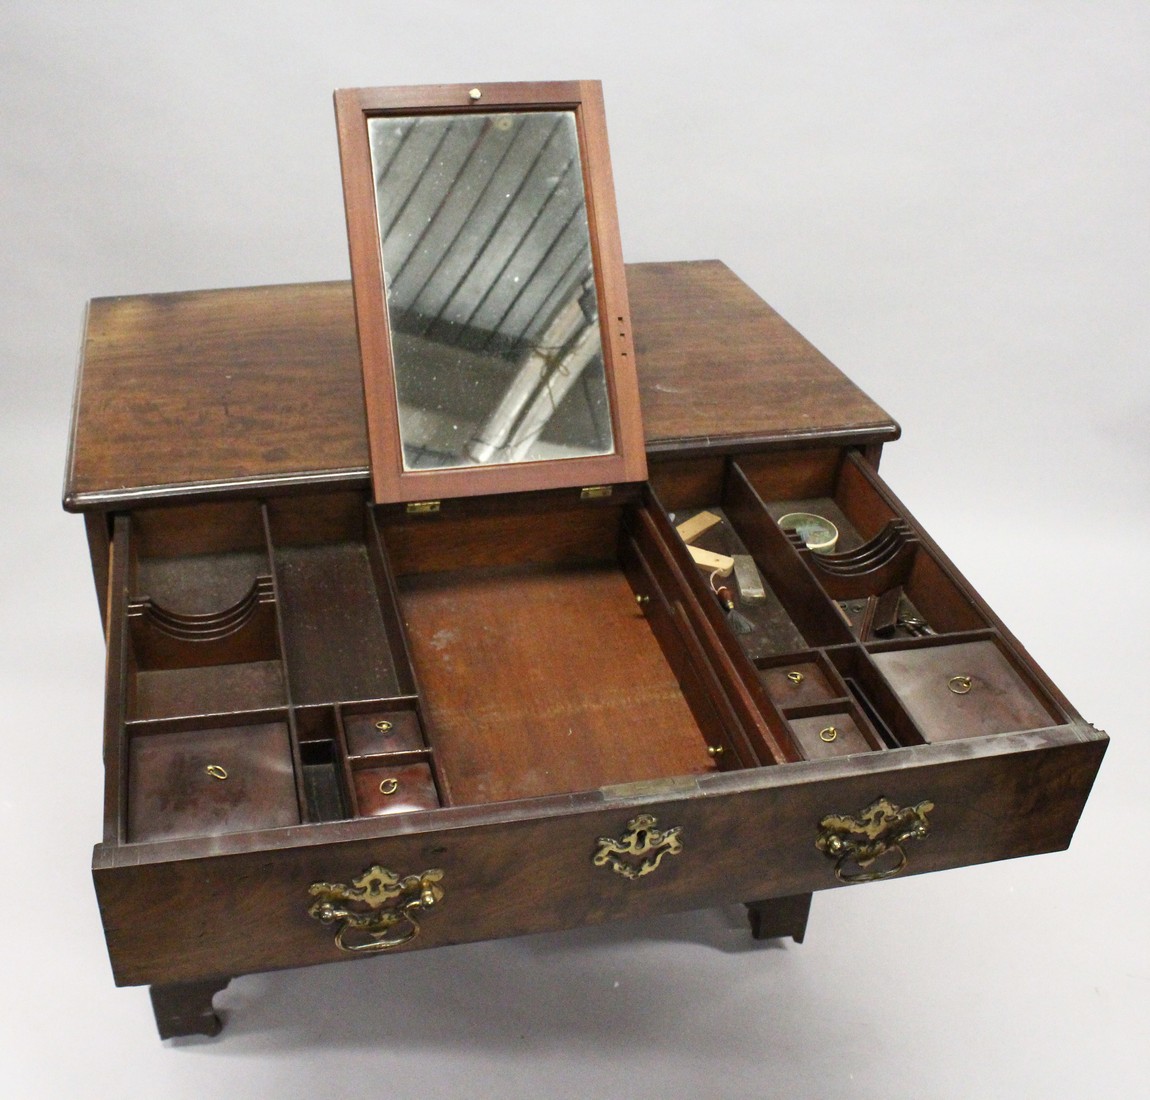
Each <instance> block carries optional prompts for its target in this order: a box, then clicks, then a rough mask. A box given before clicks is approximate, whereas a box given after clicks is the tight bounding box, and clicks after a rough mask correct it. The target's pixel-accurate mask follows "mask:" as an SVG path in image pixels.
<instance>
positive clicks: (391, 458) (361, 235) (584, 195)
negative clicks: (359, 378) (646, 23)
mask: <svg viewBox="0 0 1150 1100" xmlns="http://www.w3.org/2000/svg"><path fill="white" fill-rule="evenodd" d="M335 107H336V120H337V125H338V130H339V142H340V161H341V167H342V171H343V186H344V201H345V206H346V211H347V225H348V241H349V247H350V252H351V269H352V285H353V289H354V296H355V315H356V327H357V332H358V338H359V350H360V359H361V362H362V367H363V379H364V396H365V401H366V409H367V425H368V440H369V451H370V461H371V472H372V485H373V491H374V496H375V499H376V501H377V502H379V503H391V502H399V501H406V502H418V501H430V500H439V499H443V498H452V497H466V496H479V495H484V494H489V493H507V492H522V491H529V490H539V489H556V488H563V487H570V486H582V487H584V488H587V487H592V486H607V485H611V484H615V483H620V482H633V481H642V480H643V479H644V478H645V477H646V457H645V454H644V446H643V426H642V421H641V417H640V412H639V388H638V378H637V374H636V370H635V353H634V348H633V345H632V337H631V324H630V311H629V308H628V303H627V286H626V282H625V278H624V271H623V257H622V249H621V247H620V243H619V230H618V220H617V215H616V209H615V196H614V189H613V184H612V180H611V165H610V159H609V155H608V150H607V132H606V124H605V120H604V113H603V100H602V93H601V89H600V86H599V84H598V83H597V82H594V81H571V82H563V83H532V84H487V85H476V86H470V85H462V84H460V85H436V86H427V87H407V88H366V89H365V88H357V89H347V90H343V91H338V92H336V94H335Z"/></svg>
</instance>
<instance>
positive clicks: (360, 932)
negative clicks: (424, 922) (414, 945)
mask: <svg viewBox="0 0 1150 1100" xmlns="http://www.w3.org/2000/svg"><path fill="white" fill-rule="evenodd" d="M442 880H443V872H442V871H440V870H438V869H434V868H433V869H432V870H429V871H424V872H423V874H421V875H408V876H406V877H405V878H400V877H399V875H397V874H396V873H395V872H394V871H389V870H388V869H387V868H386V867H381V866H379V864H378V863H377V864H376V865H375V866H374V867H370V868H368V870H366V871H364V873H363V874H362V875H360V876H359V878H355V879H352V881H351V885H350V886H345V885H344V884H343V883H342V882H313V883H312V884H311V885H310V886H309V887H308V893H309V894H310V895H311V896H312V897H313V898H314V899H315V900H314V901H313V902H312V903H311V905H309V906H308V910H307V912H308V916H309V917H312V918H313V919H315V920H317V921H319V922H320V923H321V924H336V923H338V924H339V929H338V930H337V931H336V934H335V945H336V947H338V948H339V949H340V951H347V952H349V953H350V952H360V953H366V952H372V951H388V950H390V949H391V948H393V947H402V946H403V945H404V944H405V943H410V942H411V941H412V940H413V939H415V937H416V936H418V935H419V931H420V928H419V921H418V919H417V914H418V913H420V912H422V911H425V910H428V909H431V908H433V907H434V906H436V905H437V904H438V903H439V902H440V901H442V900H443V887H442V886H440V885H439V884H440V882H441V881H442ZM397 929H399V931H397ZM349 933H350V934H351V937H352V938H351V939H350V940H349V939H348V935H349Z"/></svg>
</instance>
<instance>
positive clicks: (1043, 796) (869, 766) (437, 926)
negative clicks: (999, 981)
mask: <svg viewBox="0 0 1150 1100" xmlns="http://www.w3.org/2000/svg"><path fill="white" fill-rule="evenodd" d="M1104 749H1105V741H1104V739H1103V738H1101V737H1100V735H1098V734H1092V733H1091V732H1090V731H1089V729H1088V728H1087V727H1078V728H1075V729H1073V730H1071V729H1068V728H1062V729H1055V730H1047V731H1042V732H1037V733H1032V734H1019V735H1013V736H1008V737H1003V738H981V739H976V740H973V741H968V742H964V743H959V742H955V743H951V744H942V745H929V746H919V747H917V748H911V749H903V750H899V751H898V752H897V753H896V752H888V753H871V754H867V755H866V756H863V757H854V758H851V759H839V760H827V761H817V762H811V763H804V764H799V765H793V766H791V767H790V768H760V769H754V770H752V771H736V772H722V773H717V774H714V775H711V776H708V777H699V778H697V779H695V780H694V781H690V782H689V785H687V786H686V787H683V789H682V790H681V792H680V793H679V794H677V795H676V794H674V793H664V794H662V795H659V794H649V795H647V796H646V797H643V796H642V793H641V791H640V792H636V791H633V790H630V789H628V788H623V789H622V790H618V789H617V791H618V793H616V792H615V791H611V790H608V791H606V792H603V794H602V795H601V796H600V797H599V798H596V799H594V800H589V799H587V798H583V799H571V798H554V799H548V800H540V801H535V802H532V803H527V804H522V803H507V804H503V805H499V806H490V807H485V808H480V809H468V810H453V809H446V810H438V811H432V812H430V813H428V814H411V815H395V816H392V817H383V818H373V819H364V820H360V821H356V822H344V823H333V824H330V825H317V826H308V827H306V828H304V829H301V830H292V829H284V830H278V831H276V832H273V833H266V834H264V835H263V836H262V837H261V838H260V840H259V842H258V843H253V841H252V839H248V840H247V841H246V842H244V841H243V839H242V838H239V837H237V838H235V841H234V843H233V844H232V845H229V844H228V841H229V838H228V837H226V836H223V837H217V838H214V839H211V840H208V841H203V842H199V843H195V842H183V843H181V842H174V843H173V844H171V845H165V846H148V845H140V846H133V847H132V848H131V849H123V848H119V847H117V846H112V845H108V846H100V847H99V848H97V850H96V853H95V862H94V875H95V881H96V887H97V893H98V896H99V900H100V907H101V912H102V915H103V919H104V926H105V931H106V934H107V938H108V946H109V952H110V955H111V959H112V965H113V970H114V972H115V976H116V981H117V982H118V983H119V984H121V985H133V984H141V983H149V982H157V981H161V982H173V981H176V982H178V981H185V980H188V981H190V980H195V979H197V978H199V977H201V976H202V975H204V974H205V973H211V972H218V971H219V970H220V969H224V970H225V971H227V972H230V973H234V974H241V973H248V972H252V971H258V970H267V969H275V968H278V967H287V966H306V965H310V964H314V963H321V962H335V961H338V960H340V959H347V958H348V956H347V955H342V954H341V953H340V952H339V951H338V949H337V948H336V947H335V944H334V942H333V933H332V929H330V928H325V927H323V926H321V925H320V924H319V923H317V922H316V921H315V920H313V919H311V918H309V917H308V916H307V912H306V909H307V899H308V893H307V889H308V886H309V885H310V884H311V883H313V882H319V881H326V882H350V881H351V879H353V878H355V877H356V876H358V875H360V874H361V873H363V872H364V871H365V870H367V869H368V868H369V867H371V866H372V865H373V864H376V863H380V864H382V865H383V866H385V867H388V868H390V869H392V870H393V871H396V872H397V873H402V874H411V873H418V872H422V871H424V870H427V869H429V868H432V867H436V868H440V869H442V870H443V871H444V880H443V885H444V888H445V891H446V894H445V898H444V900H443V902H442V903H441V904H440V905H439V906H438V907H437V908H436V909H435V910H433V911H432V912H431V913H429V914H428V915H427V916H426V918H425V919H423V920H422V922H421V923H422V926H423V932H422V933H421V935H420V936H419V938H418V939H416V940H415V941H413V943H412V946H413V947H415V948H421V947H435V946H440V945H443V944H449V943H463V942H469V941H474V940H481V939H489V938H498V937H503V936H511V935H519V934H524V933H529V932H539V931H545V930H553V929H559V928H572V927H578V926H581V925H584V924H594V923H599V922H602V921H607V920H612V919H623V918H631V917H639V916H643V915H648V914H654V913H660V912H670V911H675V910H683V909H692V908H699V907H705V906H713V905H716V904H732V903H738V902H743V901H745V899H747V898H770V897H779V896H790V895H794V894H802V893H807V892H809V891H812V890H821V889H830V888H836V887H837V886H838V885H839V884H838V883H837V880H836V879H835V877H834V867H833V863H832V862H831V861H830V860H828V859H827V857H826V856H824V855H823V853H822V852H820V851H819V850H818V849H817V848H816V847H815V838H816V836H817V833H818V823H819V821H820V820H821V819H822V818H823V817H824V816H825V815H827V814H830V813H851V814H855V813H858V812H859V811H861V810H862V809H863V808H864V807H866V806H867V805H869V804H870V803H871V802H872V801H873V800H874V799H875V798H877V797H878V796H879V795H885V796H886V797H888V798H890V799H891V800H893V801H894V802H895V803H897V804H898V805H900V806H906V805H915V804H917V803H919V802H921V801H922V800H924V799H929V800H930V801H933V802H934V803H935V810H934V811H933V812H932V813H931V814H930V822H931V831H930V834H929V836H928V837H926V838H925V839H923V840H921V841H914V842H911V843H909V844H908V864H907V867H906V870H905V871H903V872H902V875H903V876H908V875H915V874H920V873H924V872H929V871H938V870H942V869H944V868H948V867H958V866H963V865H966V864H971V863H979V862H982V861H987V860H996V859H1007V858H1010V857H1014V856H1021V855H1031V854H1035V853H1038V852H1050V851H1058V850H1060V849H1062V848H1065V847H1066V846H1067V845H1068V844H1069V842H1070V839H1071V836H1072V834H1073V831H1074V827H1075V824H1076V823H1077V821H1078V817H1079V815H1080V813H1081V811H1082V806H1083V804H1084V802H1085V799H1086V797H1087V795H1088V793H1089V790H1090V786H1091V783H1092V781H1093V779H1094V775H1095V773H1096V771H1097V769H1098V765H1099V762H1100V759H1101V756H1102V753H1103V751H1104ZM638 813H650V814H653V815H654V816H655V817H656V819H657V822H658V827H659V828H664V829H666V828H671V827H675V826H678V827H680V828H681V829H682V834H681V835H682V838H683V851H682V853H681V854H680V855H678V856H674V857H667V858H666V859H665V860H664V863H663V865H662V866H660V868H659V869H658V871H657V872H656V873H654V874H652V875H649V876H647V877H645V878H643V879H640V880H637V881H628V880H626V879H624V878H622V877H620V876H618V875H616V874H614V873H612V872H611V871H609V870H607V869H605V868H602V867H595V866H594V865H593V864H592V861H591V857H592V855H593V854H594V852H595V850H596V845H597V842H598V838H599V837H602V836H612V837H616V838H618V837H620V836H621V835H622V833H623V832H624V830H625V829H626V826H627V822H628V821H629V820H631V819H632V818H634V817H635V816H636V814H638Z"/></svg>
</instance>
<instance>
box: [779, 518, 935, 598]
mask: <svg viewBox="0 0 1150 1100" xmlns="http://www.w3.org/2000/svg"><path fill="white" fill-rule="evenodd" d="M788 538H789V539H790V541H791V544H792V545H793V546H794V547H795V549H796V550H797V551H798V552H799V554H800V555H801V557H802V559H803V561H805V562H806V563H807V565H808V567H809V568H810V569H811V571H812V572H813V573H814V574H815V577H816V578H817V579H818V582H819V584H821V585H822V587H823V589H824V590H825V591H826V593H827V595H829V596H830V597H831V598H832V599H836V600H842V599H853V598H856V597H859V596H875V595H878V594H880V593H882V592H885V591H887V590H888V589H890V588H893V587H894V586H895V585H899V584H905V583H906V579H907V577H908V576H909V575H910V570H911V568H912V566H913V565H914V560H915V556H916V555H917V553H918V549H919V545H920V543H919V540H918V537H917V536H916V535H915V534H914V532H913V531H912V530H911V528H910V526H909V524H907V523H906V521H905V520H902V519H892V520H890V521H889V522H888V523H887V524H886V526H885V527H883V529H882V530H881V531H880V532H879V533H878V534H877V535H875V536H874V538H872V539H869V540H868V541H867V542H865V543H863V545H862V546H859V547H857V548H856V549H854V550H849V551H847V552H846V553H843V554H816V553H814V552H813V551H811V550H809V549H808V548H807V546H806V545H805V544H804V543H803V541H802V538H801V537H800V536H799V535H798V533H797V532H788Z"/></svg>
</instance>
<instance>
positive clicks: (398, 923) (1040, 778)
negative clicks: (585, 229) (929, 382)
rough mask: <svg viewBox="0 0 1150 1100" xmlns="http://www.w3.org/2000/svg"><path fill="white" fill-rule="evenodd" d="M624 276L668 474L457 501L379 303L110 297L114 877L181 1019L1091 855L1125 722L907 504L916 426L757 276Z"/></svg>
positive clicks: (274, 290)
mask: <svg viewBox="0 0 1150 1100" xmlns="http://www.w3.org/2000/svg"><path fill="white" fill-rule="evenodd" d="M626 277H627V284H628V289H629V292H630V299H631V322H632V333H633V339H634V347H635V354H636V358H637V362H638V372H639V390H640V395H641V405H642V413H643V423H644V431H645V437H646V454H647V463H648V480H647V482H646V483H645V484H642V485H637V486H631V487H623V486H616V487H615V488H614V490H613V492H612V493H611V494H610V495H606V496H604V495H600V494H596V493H591V494H585V493H582V492H581V491H580V490H579V489H578V488H573V489H572V488H559V489H553V490H545V491H541V492H538V493H533V494H528V495H523V494H518V495H499V494H496V495H491V496H486V497H483V498H475V499H459V500H444V501H443V502H441V505H440V507H439V510H438V511H436V512H433V513H430V514H419V513H418V512H414V513H413V512H412V511H410V510H409V509H408V508H407V507H405V506H403V505H399V504H373V503H371V500H372V497H371V492H370V484H369V460H368V451H367V440H366V434H365V423H364V407H363V398H362V390H361V382H360V372H359V355H358V350H357V344H356V329H355V321H354V317H353V306H352V297H351V290H350V286H349V285H348V284H346V283H329V284H307V285H295V286H281V287H261V288H254V289H246V290H221V291H206V292H198V293H188V294H175V295H157V296H143V297H131V298H119V299H103V300H97V301H95V302H93V303H92V305H91V307H90V310H89V316H88V322H87V332H86V337H85V346H84V356H83V361H82V365H81V376H80V380H79V384H78V387H77V399H76V408H75V418H74V428H73V439H72V448H71V453H70V457H69V467H68V474H67V482H66V489H65V505H66V507H68V508H69V509H71V510H74V511H78V512H81V513H83V515H84V517H85V522H86V525H87V533H88V541H89V546H90V549H91V555H92V562H93V570H94V576H95V581H96V590H97V593H98V595H99V599H100V606H101V612H102V615H103V618H104V622H105V626H106V634H107V643H108V664H107V711H106V725H105V733H104V736H105V765H106V778H105V783H106V801H105V821H104V835H103V839H102V841H101V842H100V843H99V844H98V845H97V846H96V850H95V857H94V875H95V882H96V889H97V893H98V896H99V902H100V908H101V912H102V915H103V920H104V924H105V930H106V935H107V941H108V947H109V953H110V956H111V960H112V965H113V970H114V972H115V977H116V981H117V982H118V983H119V984H126V985H133V984H149V985H151V986H152V987H153V1000H154V1002H155V1005H156V1010H157V1019H158V1022H159V1026H160V1031H161V1034H162V1035H165V1036H169V1035H176V1034H185V1033H191V1032H197V1031H202V1032H208V1033H211V1032H212V1031H214V1030H215V1029H217V1028H218V1021H217V1020H216V1017H215V1015H214V1013H213V1011H212V1006H211V995H212V993H213V992H214V991H216V990H218V989H219V988H222V986H223V985H224V984H226V982H227V980H228V979H229V978H230V977H232V976H235V975H238V974H242V973H248V972H253V971H259V970H265V969H272V968H278V967H292V966H303V965H310V964H313V963H321V962H331V961H336V960H340V959H350V958H353V957H354V956H355V955H356V954H364V953H366V954H372V953H377V952H379V951H403V950H408V949H414V948H420V947H433V946H437V945H442V944H449V943H458V942H463V941H468V940H477V939H482V938H488V937H497V936H509V935H517V934H522V933H527V932H534V931H541V930H545V929H557V928H563V927H571V926H576V925H580V924H585V923H591V922H597V921H605V920H610V919H614V918H619V917H633V916H638V915H642V914H649V913H656V912H660V911H667V910H674V909H687V908H692V907H702V906H709V905H714V904H719V903H730V902H746V903H748V904H749V910H750V917H751V925H752V930H753V931H754V933H755V934H756V935H759V936H764V937H765V936H777V935H792V936H794V937H796V938H801V937H802V934H803V929H804V927H805V923H806V912H807V906H808V905H809V901H810V895H811V894H812V892H814V891H817V890H822V889H830V888H837V887H840V886H842V885H844V884H851V883H856V882H860V881H869V880H873V879H877V878H883V877H889V876H891V875H894V874H899V875H903V876H905V875H912V874H919V873H923V872H926V871H934V870H941V869H944V868H948V867H956V866H960V865H964V864H970V863H975V862H981V861H987V860H996V859H1004V858H1008V857H1013V856H1021V855H1028V854H1032V853H1038V852H1047V851H1052V850H1056V849H1060V848H1063V847H1065V846H1066V845H1067V844H1068V843H1069V841H1070V838H1071V835H1072V833H1073V830H1074V827H1075V824H1076V823H1077V820H1078V817H1079V815H1080V812H1081V810H1082V807H1083V804H1084V802H1085V799H1086V797H1087V795H1088V793H1089V790H1090V786H1091V783H1092V781H1093V778H1094V776H1095V773H1096V772H1097V769H1098V767H1099V764H1100V761H1101V758H1102V755H1103V752H1104V750H1105V746H1106V738H1105V736H1104V735H1103V734H1100V733H1099V732H1098V731H1096V730H1095V729H1094V728H1093V727H1092V726H1090V725H1089V724H1087V723H1086V722H1084V721H1083V720H1082V718H1081V717H1080V716H1079V715H1078V714H1077V713H1076V712H1075V710H1074V709H1073V707H1072V706H1071V705H1070V704H1069V703H1068V702H1067V700H1066V699H1065V698H1064V697H1063V696H1062V695H1061V694H1060V693H1059V691H1058V690H1057V688H1056V687H1054V686H1053V685H1052V684H1051V683H1050V682H1049V680H1048V679H1047V678H1046V676H1045V675H1044V674H1043V673H1042V671H1041V670H1040V669H1038V668H1037V667H1035V665H1034V663H1033V662H1032V661H1031V659H1030V658H1029V657H1028V655H1027V654H1026V652H1025V651H1024V650H1023V649H1022V647H1021V646H1020V645H1019V643H1018V641H1017V640H1016V639H1015V638H1014V637H1013V636H1012V635H1011V634H1010V633H1009V631H1008V630H1007V629H1006V628H1005V627H1004V626H1003V624H1002V623H1001V622H999V620H998V619H997V618H996V617H995V615H994V613H993V612H992V611H991V610H990V609H989V608H988V607H987V606H986V605H985V604H984V602H983V601H982V600H981V599H980V597H979V596H978V594H977V593H976V592H974V591H973V590H972V588H971V587H970V585H969V584H968V583H967V582H966V581H965V580H964V579H963V578H962V577H961V576H960V575H959V574H958V573H957V571H956V570H955V569H954V567H953V566H952V564H951V563H950V562H949V561H948V559H947V558H946V556H945V554H944V553H943V552H942V551H941V550H940V549H939V548H938V547H937V546H936V545H935V544H934V543H933V541H932V540H931V539H930V537H929V535H927V534H926V532H924V531H923V530H922V529H921V528H920V526H919V525H918V524H917V523H916V522H915V520H914V518H913V516H911V515H910V513H909V512H908V511H907V510H906V508H905V507H904V505H903V504H902V503H901V502H900V501H899V500H898V499H897V497H895V496H894V495H893V493H892V492H891V491H890V489H889V488H887V486H886V485H885V484H884V483H883V481H882V479H881V477H880V476H879V474H878V472H877V468H878V462H879V457H880V454H881V450H882V446H883V444H885V443H887V442H890V441H892V440H894V439H895V438H897V435H898V428H897V426H896V424H895V423H894V422H893V421H892V420H891V419H890V418H889V417H888V416H887V415H886V414H885V413H884V412H883V411H882V410H881V409H879V408H877V407H876V406H875V405H874V404H873V403H872V402H871V401H870V400H869V399H867V398H866V396H865V395H864V394H862V393H861V392H860V391H859V390H858V389H857V388H856V387H854V386H853V385H852V384H851V383H850V382H849V381H848V380H847V379H846V378H845V377H844V376H843V375H842V374H841V373H840V372H839V371H837V370H836V369H835V368H834V367H833V366H832V365H831V364H830V363H828V362H827V361H826V360H825V359H824V358H823V357H822V356H821V355H819V353H818V352H817V351H815V349H813V348H812V347H811V346H810V345H809V344H807V343H806V342H805V341H804V340H803V339H802V338H801V337H800V336H799V335H798V334H797V333H795V332H794V331H793V330H792V329H791V328H790V327H789V326H788V325H787V324H786V323H785V322H784V321H782V320H781V319H780V318H779V317H778V315H777V314H775V313H774V312H773V311H772V310H771V309H770V308H769V307H768V306H766V305H765V304H764V303H762V302H761V301H760V300H758V299H757V298H756V297H755V295H754V294H753V293H752V292H751V291H750V290H749V289H748V288H747V287H745V286H744V285H743V284H742V283H740V282H739V280H738V279H736V278H735V277H734V276H733V275H732V274H731V273H730V272H729V271H728V270H727V269H726V268H725V267H724V266H723V265H722V264H720V263H717V262H697V263H668V264H643V265H633V266H629V267H628V268H627V272H626ZM704 510H706V511H709V512H711V513H712V514H713V515H715V516H717V517H718V522H717V523H715V524H714V525H713V526H712V527H711V528H710V529H709V530H707V531H706V532H704V533H703V534H701V535H699V536H698V538H697V539H696V540H695V542H696V544H697V546H698V547H699V548H701V549H706V550H710V551H711V552H717V553H720V554H724V555H735V554H745V555H748V556H750V557H751V558H752V559H753V560H754V562H755V565H756V568H757V571H758V574H759V576H760V577H761V580H762V587H763V595H762V597H761V598H758V597H757V596H756V597H755V598H752V599H747V598H745V596H746V593H745V592H743V590H741V589H739V588H738V587H737V586H736V585H734V584H733V582H732V581H727V582H726V584H727V585H729V586H730V588H731V589H734V591H733V598H731V599H729V600H727V601H726V602H724V601H723V600H721V599H719V598H716V595H715V592H714V589H715V587H716V578H715V577H713V576H709V575H708V572H707V571H705V570H703V569H700V568H699V567H698V566H697V565H695V563H694V562H693V561H692V558H691V556H690V554H689V551H688V548H687V546H686V545H685V543H684V541H683V540H682V539H681V538H680V537H679V535H678V534H677V533H676V526H677V525H678V524H681V523H682V522H683V521H684V520H686V519H689V518H690V517H692V516H694V515H696V514H698V513H699V512H700V511H704ZM794 512H814V513H817V514H819V515H821V516H823V517H825V518H829V519H832V520H833V521H834V522H835V524H836V525H837V527H838V533H839V541H838V543H837V545H836V546H835V548H834V552H833V553H832V554H829V555H823V554H816V553H814V552H812V551H811V550H810V549H809V548H808V547H807V545H806V543H805V542H804V540H803V538H802V537H801V535H800V534H798V533H796V532H795V531H793V530H791V529H789V528H784V527H783V526H780V524H779V523H778V520H779V519H780V518H782V517H783V515H784V514H786V513H794ZM891 593H894V595H893V596H892V595H891ZM728 595H732V593H731V592H730V590H729V591H728ZM732 602H733V603H735V604H736V605H737V606H736V607H735V610H734V611H732V610H731V609H730V607H729V604H730V603H732ZM736 614H737V616H738V618H736V617H735V616H736Z"/></svg>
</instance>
